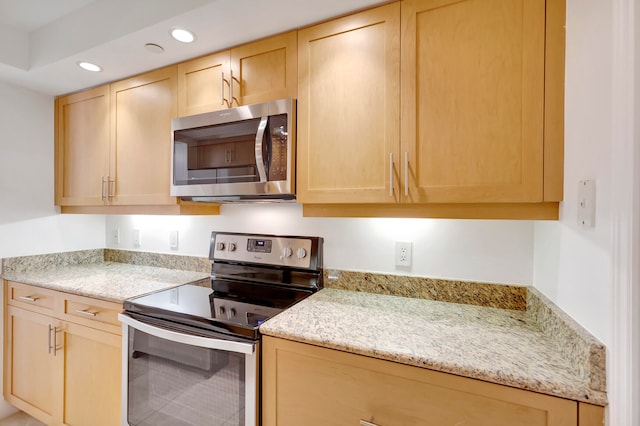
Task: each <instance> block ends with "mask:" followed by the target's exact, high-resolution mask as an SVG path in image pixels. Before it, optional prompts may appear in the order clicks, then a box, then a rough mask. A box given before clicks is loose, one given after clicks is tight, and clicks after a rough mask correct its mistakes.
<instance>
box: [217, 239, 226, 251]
mask: <svg viewBox="0 0 640 426" xmlns="http://www.w3.org/2000/svg"><path fill="white" fill-rule="evenodd" d="M217 247H218V251H223V250H224V248H225V244H224V243H223V242H222V241H221V242H219V243H218V245H217Z"/></svg>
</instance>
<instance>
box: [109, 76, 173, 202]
mask: <svg viewBox="0 0 640 426" xmlns="http://www.w3.org/2000/svg"><path fill="white" fill-rule="evenodd" d="M176 76H177V70H176V67H175V66H172V67H167V68H162V69H159V70H157V71H153V72H150V73H147V74H142V75H140V76H137V77H132V78H129V79H127V80H122V81H119V82H117V83H113V84H112V85H111V103H112V106H111V127H112V132H111V140H112V143H111V149H112V159H113V161H112V164H111V173H110V176H111V177H112V179H113V178H114V177H115V179H114V182H113V183H112V184H111V191H110V192H111V194H115V195H114V197H113V198H112V203H113V204H120V205H140V204H147V205H163V204H176V199H175V198H174V197H171V196H170V195H169V186H170V168H171V119H172V118H173V117H175V116H176V112H177V97H176V89H177V84H176V80H177V78H176Z"/></svg>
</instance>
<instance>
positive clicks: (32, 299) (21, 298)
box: [18, 296, 38, 302]
mask: <svg viewBox="0 0 640 426" xmlns="http://www.w3.org/2000/svg"><path fill="white" fill-rule="evenodd" d="M18 299H20V300H25V301H27V302H35V301H36V300H38V298H37V297H31V296H18Z"/></svg>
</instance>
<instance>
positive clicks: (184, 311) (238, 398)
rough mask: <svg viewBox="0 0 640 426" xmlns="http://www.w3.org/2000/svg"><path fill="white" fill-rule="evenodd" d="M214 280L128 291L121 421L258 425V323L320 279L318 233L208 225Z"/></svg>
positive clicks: (310, 289) (314, 286) (313, 289)
mask: <svg viewBox="0 0 640 426" xmlns="http://www.w3.org/2000/svg"><path fill="white" fill-rule="evenodd" d="M209 258H210V259H211V260H213V265H212V272H211V285H210V286H209V285H207V286H197V285H191V284H187V285H182V286H179V287H175V288H171V289H168V290H163V291H159V292H156V293H152V294H149V295H145V296H141V297H137V298H133V299H129V300H127V301H125V303H124V312H123V313H122V314H120V316H119V318H120V321H122V324H123V380H122V382H123V401H122V406H123V410H122V412H123V414H122V424H123V425H139V426H142V425H158V424H171V425H191V426H203V425H207V426H209V425H220V426H222V425H258V424H260V409H259V408H260V387H259V384H260V332H259V330H258V329H259V327H260V324H262V322H264V321H266V320H267V319H269V318H271V317H272V316H274V315H276V314H278V313H279V312H282V311H283V310H284V309H287V308H288V307H290V306H292V305H294V304H295V303H297V302H299V301H300V300H302V299H304V298H305V297H308V296H309V295H311V294H313V293H314V292H316V291H318V290H319V289H321V288H322V287H323V273H322V239H321V238H318V237H299V236H276V235H264V234H240V233H230V232H213V233H212V235H211V246H210V253H209Z"/></svg>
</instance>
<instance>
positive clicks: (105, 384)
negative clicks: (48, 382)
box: [57, 323, 122, 426]
mask: <svg viewBox="0 0 640 426" xmlns="http://www.w3.org/2000/svg"><path fill="white" fill-rule="evenodd" d="M62 329H63V331H62V332H61V333H60V335H61V339H62V340H61V342H60V344H61V347H62V350H63V351H64V352H63V353H64V356H63V357H62V356H61V357H59V362H60V363H62V364H60V363H59V365H58V367H59V368H58V370H57V371H58V374H59V376H60V377H59V380H58V381H57V383H58V384H59V385H61V386H62V390H61V391H60V392H59V393H58V395H60V400H59V401H58V402H57V403H58V404H59V406H61V407H63V409H62V413H63V414H62V415H63V419H62V424H65V425H79V426H81V425H96V426H100V425H104V426H109V425H116V424H120V418H121V417H120V416H121V415H120V413H121V410H120V407H121V396H122V389H121V383H122V378H121V376H122V372H121V365H122V352H121V348H122V342H121V337H120V336H118V335H116V334H112V333H107V332H104V331H100V330H95V329H93V328H90V327H85V326H81V325H77V324H72V323H64V324H63V327H62ZM61 353H62V352H61Z"/></svg>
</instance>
